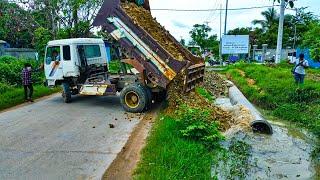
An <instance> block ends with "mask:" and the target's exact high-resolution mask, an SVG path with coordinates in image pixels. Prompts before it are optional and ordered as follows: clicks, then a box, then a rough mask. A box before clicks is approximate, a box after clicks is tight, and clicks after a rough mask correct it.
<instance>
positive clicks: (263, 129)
mask: <svg viewBox="0 0 320 180" xmlns="http://www.w3.org/2000/svg"><path fill="white" fill-rule="evenodd" d="M250 126H251V128H252V131H253V132H255V133H262V134H272V133H273V130H272V126H271V124H270V123H269V122H268V121H266V120H255V121H252V122H251V123H250Z"/></svg>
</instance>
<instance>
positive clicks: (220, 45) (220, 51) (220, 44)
mask: <svg viewBox="0 0 320 180" xmlns="http://www.w3.org/2000/svg"><path fill="white" fill-rule="evenodd" d="M221 33H222V4H220V43H219V59H220V65H221V66H222V63H223V62H222V34H221Z"/></svg>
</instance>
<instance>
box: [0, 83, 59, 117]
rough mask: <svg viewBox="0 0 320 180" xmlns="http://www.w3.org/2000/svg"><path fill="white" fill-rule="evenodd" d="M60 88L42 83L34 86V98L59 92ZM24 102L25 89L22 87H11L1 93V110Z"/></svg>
mask: <svg viewBox="0 0 320 180" xmlns="http://www.w3.org/2000/svg"><path fill="white" fill-rule="evenodd" d="M58 91H59V89H58V88H56V89H49V88H47V87H44V86H41V85H35V86H34V94H33V98H34V99H36V98H40V97H43V96H47V95H50V94H53V93H55V92H58ZM23 102H24V90H23V88H22V87H20V88H11V89H10V90H8V91H5V92H3V93H1V94H0V111H1V110H4V109H7V108H10V107H13V106H16V105H19V104H22V103H23Z"/></svg>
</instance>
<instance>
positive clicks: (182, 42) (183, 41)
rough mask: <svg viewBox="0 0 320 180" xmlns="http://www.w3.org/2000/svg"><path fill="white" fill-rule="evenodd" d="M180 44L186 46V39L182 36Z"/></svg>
mask: <svg viewBox="0 0 320 180" xmlns="http://www.w3.org/2000/svg"><path fill="white" fill-rule="evenodd" d="M180 44H181V45H182V46H186V40H185V39H182V38H181V40H180Z"/></svg>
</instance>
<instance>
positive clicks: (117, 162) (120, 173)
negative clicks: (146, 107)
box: [102, 107, 160, 180]
mask: <svg viewBox="0 0 320 180" xmlns="http://www.w3.org/2000/svg"><path fill="white" fill-rule="evenodd" d="M159 112H160V107H158V108H155V109H154V110H152V111H151V112H148V113H147V114H146V115H145V116H144V117H143V119H142V120H141V121H140V122H139V124H138V125H137V126H136V127H135V129H134V130H133V132H132V133H131V135H130V137H129V139H128V141H127V143H126V144H125V146H124V147H123V148H122V150H121V152H120V153H119V154H118V155H117V157H116V158H115V159H114V160H113V162H112V163H111V165H110V166H109V167H108V168H107V170H106V171H105V173H104V175H103V177H102V179H103V180H104V179H107V180H110V179H115V180H118V179H132V174H133V172H134V170H135V168H136V167H137V165H138V163H139V161H140V158H141V151H142V149H143V148H144V147H145V146H146V140H147V137H148V136H149V134H150V131H151V129H152V126H153V124H154V122H155V120H156V118H157V117H158V115H159Z"/></svg>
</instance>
